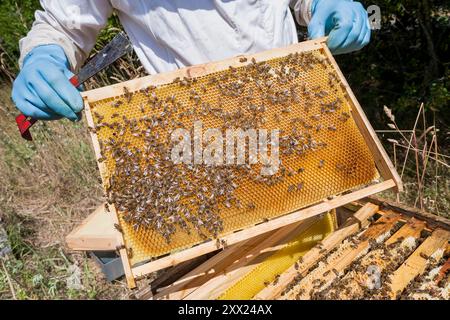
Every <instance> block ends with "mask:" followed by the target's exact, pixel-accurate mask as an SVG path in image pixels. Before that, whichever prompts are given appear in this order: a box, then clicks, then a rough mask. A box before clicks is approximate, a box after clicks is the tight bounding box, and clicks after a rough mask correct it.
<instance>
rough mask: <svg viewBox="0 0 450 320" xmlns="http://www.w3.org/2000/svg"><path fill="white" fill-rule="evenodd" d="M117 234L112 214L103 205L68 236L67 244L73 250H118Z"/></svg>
mask: <svg viewBox="0 0 450 320" xmlns="http://www.w3.org/2000/svg"><path fill="white" fill-rule="evenodd" d="M116 240H117V236H116V233H115V232H114V225H113V222H112V218H111V214H110V213H108V212H106V210H105V206H104V205H101V206H99V207H98V208H97V209H95V211H94V212H93V213H91V214H90V215H89V216H88V217H87V218H86V219H84V220H83V221H82V222H81V224H80V225H79V226H78V227H76V228H75V229H74V230H72V232H71V233H69V234H68V235H67V236H66V244H67V246H68V247H69V249H71V250H80V251H111V250H116V247H117V242H116Z"/></svg>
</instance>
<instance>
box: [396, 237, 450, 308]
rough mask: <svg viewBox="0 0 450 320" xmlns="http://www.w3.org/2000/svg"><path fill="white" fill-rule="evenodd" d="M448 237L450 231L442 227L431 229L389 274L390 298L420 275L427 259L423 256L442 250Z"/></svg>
mask: <svg viewBox="0 0 450 320" xmlns="http://www.w3.org/2000/svg"><path fill="white" fill-rule="evenodd" d="M449 239H450V232H448V231H446V230H443V229H436V230H435V231H433V233H432V234H431V236H429V237H428V238H427V239H425V241H424V242H423V243H422V244H421V245H420V246H419V247H418V248H417V249H416V250H415V251H414V253H413V254H412V255H411V256H410V257H409V258H408V259H407V260H406V261H405V262H404V263H403V264H402V265H401V266H400V268H398V269H397V270H396V271H395V272H394V273H393V274H392V276H391V288H390V289H391V292H390V297H391V299H395V298H397V297H398V295H399V294H400V293H401V292H402V291H403V290H404V289H405V288H406V286H407V285H408V284H409V283H410V282H411V281H412V280H413V279H414V278H415V277H416V276H418V275H421V274H422V273H423V272H424V271H425V269H426V267H427V262H428V260H427V259H426V258H425V257H427V256H428V257H429V256H431V255H433V254H434V253H435V252H436V251H438V250H442V252H444V250H445V249H446V247H447V243H448V241H449Z"/></svg>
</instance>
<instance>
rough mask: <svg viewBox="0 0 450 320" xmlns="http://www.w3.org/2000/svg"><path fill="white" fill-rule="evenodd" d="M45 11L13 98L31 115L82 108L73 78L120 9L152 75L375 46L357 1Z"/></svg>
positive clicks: (74, 0)
mask: <svg viewBox="0 0 450 320" xmlns="http://www.w3.org/2000/svg"><path fill="white" fill-rule="evenodd" d="M41 5H42V8H43V11H37V12H36V21H35V22H34V24H33V28H32V29H31V31H30V32H29V33H28V35H27V36H26V37H25V38H23V39H21V41H20V50H21V57H20V61H19V64H20V67H21V72H20V73H19V75H18V77H17V79H16V80H15V82H14V85H13V90H12V98H13V100H14V102H15V104H16V106H17V107H18V108H19V109H20V111H21V112H22V113H23V114H25V115H26V116H31V117H33V118H35V119H42V120H53V119H60V118H62V117H65V118H68V119H70V120H72V121H76V120H77V119H78V117H79V116H78V115H77V113H79V112H80V111H81V110H82V108H83V103H82V99H81V95H80V93H79V91H78V90H77V89H76V88H74V87H73V86H72V84H71V83H70V82H69V80H68V79H69V78H70V77H71V76H72V75H73V72H75V71H76V70H77V69H79V68H80V67H81V65H82V64H83V62H84V61H85V59H86V58H87V57H88V55H89V52H90V51H91V50H92V48H93V47H94V44H95V42H96V38H97V35H98V34H99V32H100V30H101V29H102V28H103V27H105V26H106V24H107V21H108V18H109V17H110V16H111V14H112V13H113V10H116V12H117V14H118V17H119V18H120V21H121V23H122V25H123V27H124V29H125V31H126V32H127V34H128V35H129V37H130V39H131V41H132V43H133V46H134V50H135V52H136V54H137V55H138V57H139V59H140V61H141V63H142V65H143V66H144V67H145V69H146V70H147V71H148V72H149V73H150V74H152V73H153V74H154V73H159V72H165V71H169V70H173V69H176V68H180V67H183V66H189V65H194V64H199V63H205V62H208V61H214V60H221V59H224V58H227V57H231V56H235V55H239V54H246V53H253V52H258V51H262V50H267V49H272V48H276V47H283V46H286V45H289V44H292V43H296V42H298V39H297V31H296V28H295V24H294V18H293V16H292V14H291V11H290V9H289V6H291V8H292V9H293V12H294V15H295V18H296V19H297V21H298V23H300V24H301V25H304V26H308V34H309V37H310V38H313V39H314V38H317V37H321V36H324V35H329V38H328V46H329V47H330V49H331V51H332V52H333V53H334V54H340V53H346V52H351V51H354V50H359V49H361V48H362V47H364V46H365V45H366V44H367V43H368V42H369V40H370V27H369V21H368V16H367V12H366V11H365V10H364V8H363V6H362V5H361V4H360V3H359V2H354V1H351V0H235V1H233V0H222V1H220V0H195V1H187V0H151V1H150V0H133V1H132V0H95V1H89V0H59V1H57V0H41Z"/></svg>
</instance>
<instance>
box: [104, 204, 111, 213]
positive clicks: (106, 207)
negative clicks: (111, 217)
mask: <svg viewBox="0 0 450 320" xmlns="http://www.w3.org/2000/svg"><path fill="white" fill-rule="evenodd" d="M105 211H106V212H110V211H109V206H108V204H107V203H105Z"/></svg>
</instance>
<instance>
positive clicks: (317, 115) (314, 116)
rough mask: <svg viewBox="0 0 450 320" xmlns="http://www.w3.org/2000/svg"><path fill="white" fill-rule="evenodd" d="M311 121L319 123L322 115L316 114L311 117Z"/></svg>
mask: <svg viewBox="0 0 450 320" xmlns="http://www.w3.org/2000/svg"><path fill="white" fill-rule="evenodd" d="M311 119H313V120H316V121H319V120H320V114H315V115H313V116H311Z"/></svg>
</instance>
